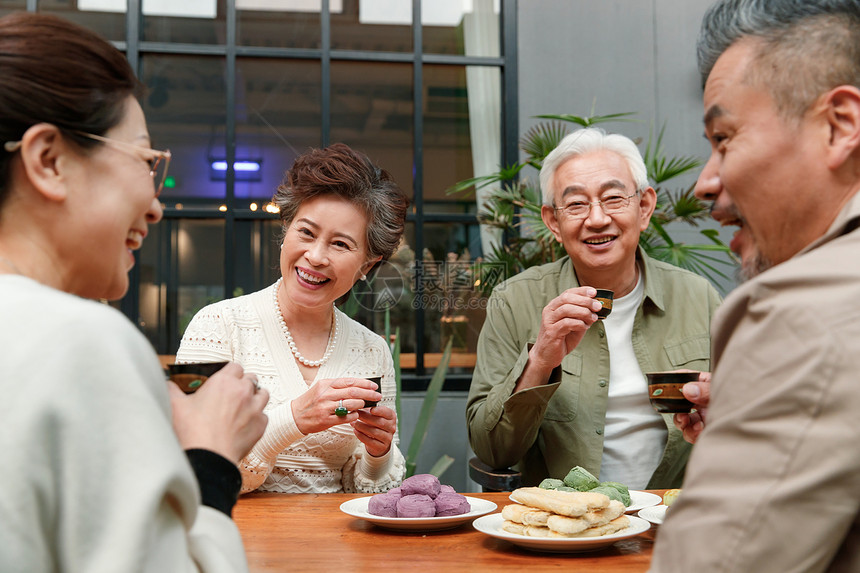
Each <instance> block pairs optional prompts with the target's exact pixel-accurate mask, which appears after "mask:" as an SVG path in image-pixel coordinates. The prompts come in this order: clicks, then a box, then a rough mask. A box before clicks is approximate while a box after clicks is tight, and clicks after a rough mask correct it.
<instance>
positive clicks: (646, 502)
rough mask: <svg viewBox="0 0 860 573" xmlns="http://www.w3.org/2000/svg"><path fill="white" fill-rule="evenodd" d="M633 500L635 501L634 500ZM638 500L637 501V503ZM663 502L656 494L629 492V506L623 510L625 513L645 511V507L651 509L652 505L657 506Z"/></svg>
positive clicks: (637, 491)
mask: <svg viewBox="0 0 860 573" xmlns="http://www.w3.org/2000/svg"><path fill="white" fill-rule="evenodd" d="M634 498H635V499H634ZM637 499H638V501H637ZM662 502H663V498H662V497H660V496H659V495H657V494H656V493H651V492H648V491H642V490H638V489H631V490H630V505H628V506H627V509H626V510H625V511H626V512H627V513H630V512H632V511H639V510H641V509H645V508H646V507H651V506H653V505H657V504H659V503H662Z"/></svg>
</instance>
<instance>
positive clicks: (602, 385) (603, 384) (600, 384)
mask: <svg viewBox="0 0 860 573" xmlns="http://www.w3.org/2000/svg"><path fill="white" fill-rule="evenodd" d="M597 385H598V386H600V387H601V388H606V380H601V381H600V382H598V383H597Z"/></svg>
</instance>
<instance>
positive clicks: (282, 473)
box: [176, 144, 408, 493]
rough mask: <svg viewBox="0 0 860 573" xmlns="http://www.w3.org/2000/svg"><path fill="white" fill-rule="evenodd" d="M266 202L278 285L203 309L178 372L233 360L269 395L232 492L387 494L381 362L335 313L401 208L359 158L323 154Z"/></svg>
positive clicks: (378, 340)
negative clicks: (277, 241) (278, 225)
mask: <svg viewBox="0 0 860 573" xmlns="http://www.w3.org/2000/svg"><path fill="white" fill-rule="evenodd" d="M274 202H275V203H276V204H277V205H278V207H279V208H280V217H281V221H282V223H283V243H282V245H281V257H280V266H281V278H280V279H279V280H278V281H277V282H276V283H275V284H274V285H271V286H269V287H267V288H265V289H263V290H261V291H258V292H256V293H253V294H250V295H246V296H243V297H239V298H234V299H228V300H224V301H221V302H218V303H215V304H212V305H209V306H207V307H205V308H203V309H202V310H201V311H200V312H198V313H197V314H196V315H195V317H194V319H193V320H192V321H191V323H190V324H189V325H188V328H187V329H186V330H185V334H184V335H183V338H182V342H181V345H180V348H179V351H178V353H177V357H176V358H177V361H178V362H212V361H219V360H233V361H236V362H238V363H239V364H241V365H242V366H243V367H244V368H245V369H246V370H248V371H249V372H253V373H254V374H256V375H257V376H258V377H259V380H260V385H261V386H262V387H264V388H266V389H268V391H269V393H270V394H271V399H270V401H269V404H268V405H267V407H266V414H267V415H268V416H269V426H268V428H267V430H266V433H265V434H264V435H263V438H262V439H261V440H260V441H259V442H258V443H257V445H256V446H254V449H253V450H252V451H251V453H250V454H249V455H248V456H247V457H246V458H245V459H244V460H242V462H241V464H240V468H241V470H242V491H243V492H247V491H252V490H256V489H259V490H262V491H274V492H284V493H300V492H316V493H334V492H363V493H372V492H380V491H387V490H388V489H391V488H392V487H395V486H397V485H399V483H400V481H401V480H402V479H403V475H404V473H405V463H404V459H403V455H402V454H401V453H400V451H399V450H398V448H397V442H398V438H397V419H396V415H395V412H394V409H393V406H394V399H395V392H396V389H395V381H394V366H393V362H392V358H391V352H390V350H389V348H388V345H387V344H386V342H385V341H384V340H383V339H382V337H380V336H379V335H377V334H374V333H373V332H371V331H370V330H368V329H367V328H365V327H363V326H362V325H360V324H358V323H357V322H355V321H354V320H351V319H350V318H348V317H347V316H346V315H344V314H343V313H342V312H341V311H340V310H338V309H337V308H336V307H335V306H334V303H335V301H336V300H338V299H339V298H340V297H342V296H343V295H345V294H346V293H348V292H349V290H350V289H351V288H352V286H353V285H354V284H355V282H356V281H358V280H362V279H364V278H365V277H366V274H367V273H368V272H370V270H371V269H372V268H373V267H374V266H375V265H376V264H378V263H379V262H380V261H382V260H383V259H386V258H388V257H389V256H390V255H391V254H392V253H393V252H394V250H395V249H396V247H397V245H398V242H399V241H400V237H401V235H402V234H403V228H404V224H405V219H406V209H407V207H408V199H407V197H406V195H405V193H404V192H403V191H402V190H401V189H400V188H399V187H398V186H397V184H396V183H395V182H394V180H393V179H392V178H391V176H390V175H389V174H388V173H387V172H386V171H384V170H382V169H379V168H378V167H376V166H375V165H373V163H371V161H370V160H369V159H368V158H367V156H365V155H364V154H362V153H359V152H356V151H354V150H352V149H350V148H349V147H348V146H346V145H344V144H334V145H332V146H330V147H328V148H325V149H315V150H312V151H310V152H309V153H307V154H305V155H303V156H301V157H299V158H298V159H296V162H295V164H294V165H293V167H292V169H291V170H290V171H289V172H288V173H287V177H286V178H285V180H284V182H283V183H282V184H281V185H280V187H279V188H278V191H277V193H276V194H275V197H274ZM370 377H381V378H382V384H381V388H379V391H377V388H376V385H375V384H374V383H372V382H371V381H369V380H368V378H370ZM365 401H369V402H376V401H379V405H378V406H375V407H370V408H366V407H365V406H364V402H365Z"/></svg>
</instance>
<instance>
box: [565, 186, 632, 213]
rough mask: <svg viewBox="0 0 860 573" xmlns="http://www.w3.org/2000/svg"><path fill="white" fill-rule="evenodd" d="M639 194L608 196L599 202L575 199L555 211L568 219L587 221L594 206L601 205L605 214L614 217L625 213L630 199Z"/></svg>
mask: <svg viewBox="0 0 860 573" xmlns="http://www.w3.org/2000/svg"><path fill="white" fill-rule="evenodd" d="M638 194H639V192H638V191H636V192H635V193H632V194H630V195H607V196H606V197H604V198H603V199H598V200H597V201H580V200H576V199H575V200H573V201H571V202H570V203H568V204H567V205H564V206H562V207H555V210H556V211H560V212H561V214H562V215H564V216H565V217H567V218H568V219H585V218H586V217H588V214H589V213H591V207H592V206H593V205H600V208H601V209H603V212H604V213H606V214H607V215H614V214H615V213H620V212H621V211H624V210H625V209H626V208H627V206H628V205H630V199H632V198H633V197H635V196H636V195H638Z"/></svg>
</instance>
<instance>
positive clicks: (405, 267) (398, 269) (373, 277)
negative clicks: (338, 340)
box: [340, 223, 415, 364]
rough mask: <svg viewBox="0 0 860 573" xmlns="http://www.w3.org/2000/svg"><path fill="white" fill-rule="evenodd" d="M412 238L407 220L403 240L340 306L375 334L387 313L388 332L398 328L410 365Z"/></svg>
mask: <svg viewBox="0 0 860 573" xmlns="http://www.w3.org/2000/svg"><path fill="white" fill-rule="evenodd" d="M414 237H415V226H414V224H412V223H407V224H406V232H405V233H404V240H403V241H402V242H401V245H400V248H399V249H398V250H397V252H395V253H394V255H392V256H391V258H389V259H388V260H387V261H385V262H383V263H381V264H380V265H379V266H378V267H377V268H376V269H375V270H374V271H373V272H372V273H370V274H369V275H368V278H367V280H366V281H359V282H358V283H356V284H355V286H354V287H353V288H352V292H351V294H350V297H349V299H348V300H347V301H346V302H345V303H343V304H341V305H340V309H341V310H343V311H344V312H345V313H346V314H347V315H348V316H350V317H352V318H354V319H355V320H357V321H358V322H360V323H361V324H363V325H364V326H366V327H367V328H369V329H371V330H373V331H374V332H377V333H379V334H384V333H385V321H386V314H387V315H388V321H389V332H390V333H391V334H392V335H393V334H395V332H396V331H397V329H398V328H399V329H400V348H401V352H403V353H407V354H410V353H411V354H412V355H413V356H412V358H411V361H412V363H413V364H414V361H415V357H414V353H415V311H414V304H413V303H414V288H413V273H414V269H415V253H414V251H412V248H411V247H410V246H409V245H410V241H413V242H412V244H414Z"/></svg>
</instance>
